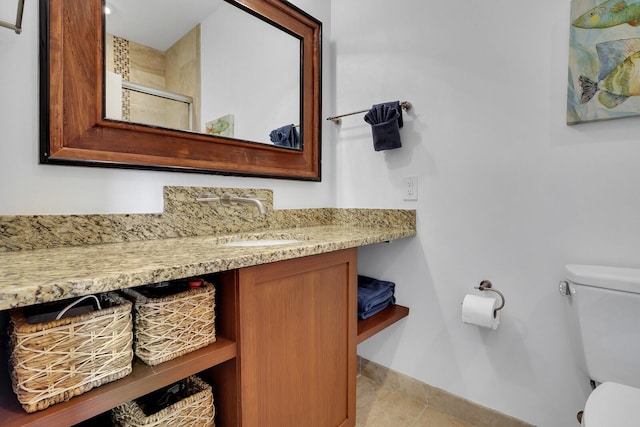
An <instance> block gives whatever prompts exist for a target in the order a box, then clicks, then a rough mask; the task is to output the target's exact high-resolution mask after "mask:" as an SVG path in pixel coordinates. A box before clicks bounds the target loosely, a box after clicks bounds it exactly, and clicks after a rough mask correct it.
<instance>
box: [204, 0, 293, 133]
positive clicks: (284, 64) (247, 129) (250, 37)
mask: <svg viewBox="0 0 640 427" xmlns="http://www.w3.org/2000/svg"><path fill="white" fill-rule="evenodd" d="M237 29H242V31H243V32H244V35H243V36H242V37H228V34H229V33H230V32H231V31H234V30H237ZM200 32H201V47H200V50H201V52H202V54H201V56H202V57H201V62H202V128H203V131H204V126H205V124H206V123H207V122H209V121H211V120H213V119H216V118H218V117H221V116H224V115H226V114H230V113H231V114H234V119H235V125H234V135H235V137H236V138H242V139H247V140H250V141H259V142H263V143H267V144H272V142H271V140H270V139H269V133H270V132H271V131H272V130H274V129H277V128H279V127H282V126H285V125H290V124H296V125H297V124H299V123H300V40H299V39H297V38H295V37H293V36H292V35H290V34H288V33H285V32H283V31H281V30H280V29H278V28H276V27H274V26H272V25H270V24H269V23H267V22H264V21H262V20H260V19H255V17H253V16H251V15H249V14H247V12H246V11H244V10H242V9H240V8H237V7H235V6H232V5H230V4H227V3H223V4H222V5H221V7H219V8H218V9H216V10H215V12H214V13H212V14H211V15H210V16H209V17H207V18H206V19H204V20H203V21H202V24H201V25H200ZM230 58H232V59H230ZM229 82H239V84H230V83H229ZM256 93H259V94H260V100H259V101H256V100H255V94H256Z"/></svg>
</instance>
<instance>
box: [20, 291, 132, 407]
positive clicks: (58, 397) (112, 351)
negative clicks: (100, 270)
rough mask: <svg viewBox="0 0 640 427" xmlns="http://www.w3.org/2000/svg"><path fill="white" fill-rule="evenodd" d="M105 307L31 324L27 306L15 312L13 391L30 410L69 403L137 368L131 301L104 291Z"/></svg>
mask: <svg viewBox="0 0 640 427" xmlns="http://www.w3.org/2000/svg"><path fill="white" fill-rule="evenodd" d="M99 299H100V301H101V303H102V306H103V307H105V308H103V309H101V310H95V311H91V312H89V313H85V314H81V315H78V316H73V317H66V318H62V319H60V320H52V321H46V322H42V323H34V324H30V323H29V322H28V320H27V317H26V315H25V311H24V310H23V309H16V310H13V311H11V314H10V327H9V331H10V343H9V344H10V347H11V354H10V357H9V364H10V371H11V380H12V386H13V391H14V392H15V393H16V395H17V397H18V401H19V402H20V403H21V404H22V407H23V408H24V410H25V411H27V412H35V411H39V410H41V409H45V408H47V407H49V406H51V405H53V404H55V403H59V402H64V401H66V400H69V399H71V398H72V397H74V396H78V395H80V394H82V393H85V392H87V391H89V390H91V389H92V388H94V387H98V386H99V385H102V384H104V383H108V382H110V381H115V380H117V379H120V378H123V377H125V376H127V375H128V374H130V373H131V369H132V366H131V362H132V360H133V349H132V343H133V330H132V329H133V325H132V319H131V303H130V302H129V301H127V300H126V299H124V298H122V297H121V296H119V295H117V294H115V293H108V294H101V295H99Z"/></svg>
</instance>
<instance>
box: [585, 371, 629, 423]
mask: <svg viewBox="0 0 640 427" xmlns="http://www.w3.org/2000/svg"><path fill="white" fill-rule="evenodd" d="M639 404H640V389H638V388H635V387H630V386H628V385H623V384H618V383H613V382H605V383H602V384H600V385H599V386H598V387H596V389H595V390H593V392H592V393H591V394H590V395H589V398H588V399H587V403H586V405H585V408H584V416H583V418H582V425H583V426H584V427H628V426H633V425H638V422H639V421H638V420H639V418H638V405H639Z"/></svg>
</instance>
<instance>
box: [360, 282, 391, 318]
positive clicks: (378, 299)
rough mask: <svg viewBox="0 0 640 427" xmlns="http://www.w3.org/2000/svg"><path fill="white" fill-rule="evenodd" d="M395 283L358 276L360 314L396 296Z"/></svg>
mask: <svg viewBox="0 0 640 427" xmlns="http://www.w3.org/2000/svg"><path fill="white" fill-rule="evenodd" d="M395 287H396V285H395V283H393V282H387V281H384V280H378V279H374V278H371V277H367V276H360V275H359V276H358V312H368V311H369V310H371V308H372V307H374V306H376V305H378V304H380V303H383V302H385V301H388V300H389V299H390V298H392V297H393V296H394V292H395Z"/></svg>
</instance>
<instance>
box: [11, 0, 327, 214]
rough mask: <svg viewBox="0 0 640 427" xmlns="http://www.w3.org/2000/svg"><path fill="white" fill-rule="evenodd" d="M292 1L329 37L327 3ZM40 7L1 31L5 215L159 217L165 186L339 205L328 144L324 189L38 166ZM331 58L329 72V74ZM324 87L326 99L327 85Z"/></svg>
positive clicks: (29, 7)
mask: <svg viewBox="0 0 640 427" xmlns="http://www.w3.org/2000/svg"><path fill="white" fill-rule="evenodd" d="M294 3H295V4H296V5H298V6H299V7H300V8H302V9H303V10H306V11H308V12H309V13H310V14H311V15H313V16H315V17H316V18H318V19H319V20H321V21H322V22H323V23H324V24H325V25H324V32H325V34H329V28H330V25H329V18H330V4H329V2H314V1H312V0H297V1H295V2H294ZM37 8H38V4H37V2H31V3H30V2H27V4H26V5H25V12H24V13H25V15H24V19H23V33H22V34H20V35H16V34H15V33H13V32H12V31H10V30H8V29H4V28H0V58H2V67H0V132H1V135H2V136H1V138H0V183H1V184H0V215H13V214H63V213H70V214H80V213H146V212H161V211H162V187H163V186H164V185H194V186H218V187H243V188H244V187H255V188H270V189H272V190H274V203H275V207H276V208H278V209H284V208H302V207H327V206H335V203H336V202H335V200H336V195H335V194H336V192H335V175H336V173H335V166H336V162H335V159H334V157H335V151H334V145H333V144H327V143H324V144H323V147H322V158H323V162H322V182H320V183H312V182H301V181H288V180H279V179H278V180H274V179H260V178H243V177H223V176H216V175H201V174H184V173H176V172H152V171H131V170H123V169H99V168H87V167H73V166H59V165H55V166H52V165H39V164H38V153H39V151H38V126H39V125H38V10H37ZM14 13H15V12H14ZM325 41H326V42H327V43H328V37H327V38H326V39H325ZM325 50H328V45H327V46H325ZM328 58H329V56H326V57H325V62H324V64H323V65H324V67H325V69H330V68H331V67H330V64H329V63H328V62H327V61H328ZM323 88H324V90H325V93H326V97H327V98H328V95H329V92H328V91H329V84H328V83H325V84H324V85H323ZM325 111H329V106H328V104H325ZM325 115H326V114H323V117H324V116H325ZM329 125H330V123H324V122H323V126H324V129H323V136H324V138H323V139H324V140H325V141H326V140H332V139H335V138H332V137H331V135H332V134H334V132H335V130H334V129H333V128H332V127H331V126H329Z"/></svg>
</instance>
